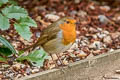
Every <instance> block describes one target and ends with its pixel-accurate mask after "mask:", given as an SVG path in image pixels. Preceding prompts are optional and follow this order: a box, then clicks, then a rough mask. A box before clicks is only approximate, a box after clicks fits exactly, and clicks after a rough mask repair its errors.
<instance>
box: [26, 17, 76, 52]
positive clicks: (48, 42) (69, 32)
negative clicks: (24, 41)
mask: <svg viewBox="0 0 120 80" xmlns="http://www.w3.org/2000/svg"><path fill="white" fill-rule="evenodd" d="M75 39H76V20H74V19H73V18H70V17H64V18H62V19H59V20H57V21H56V22H54V23H53V24H51V25H49V26H48V27H47V28H45V29H44V30H43V31H42V32H41V35H40V38H38V40H37V42H36V43H35V44H33V45H31V46H30V47H28V48H26V49H24V51H26V50H28V49H30V48H35V47H37V46H41V47H42V48H43V49H44V50H45V51H46V52H47V53H50V54H52V53H61V52H64V51H66V50H68V49H69V48H70V47H71V46H72V44H73V43H74V42H75Z"/></svg>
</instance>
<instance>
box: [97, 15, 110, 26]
mask: <svg viewBox="0 0 120 80" xmlns="http://www.w3.org/2000/svg"><path fill="white" fill-rule="evenodd" d="M98 19H99V21H100V22H101V23H103V24H107V23H108V22H109V19H108V18H107V17H106V16H105V15H99V16H98Z"/></svg>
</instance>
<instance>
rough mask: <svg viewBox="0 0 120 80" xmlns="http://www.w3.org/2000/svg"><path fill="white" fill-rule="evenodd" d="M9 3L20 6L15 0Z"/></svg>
mask: <svg viewBox="0 0 120 80" xmlns="http://www.w3.org/2000/svg"><path fill="white" fill-rule="evenodd" d="M9 3H10V4H12V5H18V3H17V2H16V1H15V0H9Z"/></svg>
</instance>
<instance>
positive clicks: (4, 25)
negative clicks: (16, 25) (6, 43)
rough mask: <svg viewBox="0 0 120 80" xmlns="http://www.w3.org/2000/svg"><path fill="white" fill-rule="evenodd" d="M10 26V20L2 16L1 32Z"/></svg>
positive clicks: (0, 17) (0, 16) (0, 20)
mask: <svg viewBox="0 0 120 80" xmlns="http://www.w3.org/2000/svg"><path fill="white" fill-rule="evenodd" d="M9 26H10V24H9V19H8V18H6V17H5V16H3V15H2V14H0V29H1V30H6V29H8V28H9Z"/></svg>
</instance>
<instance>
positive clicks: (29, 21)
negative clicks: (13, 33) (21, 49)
mask: <svg viewBox="0 0 120 80" xmlns="http://www.w3.org/2000/svg"><path fill="white" fill-rule="evenodd" d="M18 21H19V23H21V24H25V25H27V26H31V27H37V24H36V22H35V21H34V20H33V19H32V18H30V17H24V18H20V20H18Z"/></svg>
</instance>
